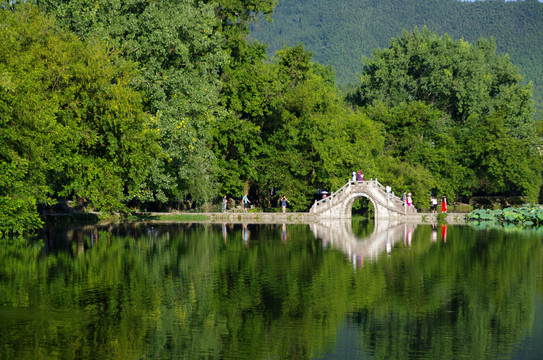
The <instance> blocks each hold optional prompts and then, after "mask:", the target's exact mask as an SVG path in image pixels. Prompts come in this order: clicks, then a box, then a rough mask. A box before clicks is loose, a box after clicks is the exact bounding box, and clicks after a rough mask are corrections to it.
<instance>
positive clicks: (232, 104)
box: [215, 46, 384, 210]
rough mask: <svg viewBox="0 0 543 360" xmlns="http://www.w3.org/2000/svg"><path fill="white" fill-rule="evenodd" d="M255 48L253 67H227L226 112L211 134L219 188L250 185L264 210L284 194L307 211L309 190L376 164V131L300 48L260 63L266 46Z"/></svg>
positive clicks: (327, 71) (340, 182)
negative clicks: (237, 69) (226, 117)
mask: <svg viewBox="0 0 543 360" xmlns="http://www.w3.org/2000/svg"><path fill="white" fill-rule="evenodd" d="M253 50H255V52H254V53H253V54H251V62H252V66H251V67H245V68H243V72H233V73H232V75H233V76H232V78H231V79H230V80H231V81H230V82H229V84H227V85H225V89H224V95H223V99H224V102H225V103H227V104H228V105H229V108H230V109H231V110H232V115H231V117H230V119H229V121H225V122H223V123H221V124H219V125H218V127H217V129H216V135H215V136H216V142H215V147H216V153H217V156H218V158H219V159H220V164H221V166H220V167H221V169H222V170H221V171H222V172H221V174H220V176H221V183H222V184H223V189H222V191H223V192H224V193H230V194H232V193H233V194H239V193H240V192H241V191H242V190H245V191H247V190H249V189H251V191H252V193H253V196H255V197H256V198H257V199H260V201H261V205H263V206H265V207H269V206H270V205H271V206H275V205H276V203H275V202H274V201H276V200H277V196H279V195H286V196H287V198H289V199H290V200H291V201H292V205H293V207H294V209H296V210H305V209H307V208H308V206H309V205H311V203H312V201H313V195H314V192H315V189H317V188H319V187H325V188H338V187H339V186H341V185H343V184H344V183H345V181H346V180H347V179H348V178H349V174H350V172H351V171H352V170H353V169H359V168H365V169H371V168H375V165H374V163H375V156H376V155H377V154H379V153H380V152H381V150H382V146H383V143H384V139H383V135H382V130H381V128H380V127H379V125H376V124H375V123H373V122H371V121H370V120H369V119H368V118H367V117H366V116H365V115H364V114H363V113H355V112H353V111H352V110H349V109H348V108H346V107H345V106H344V104H343V103H342V101H341V99H340V98H339V96H338V95H337V91H336V88H335V86H334V78H333V71H332V70H331V69H330V68H325V67H322V66H321V65H318V64H315V63H312V62H311V61H310V60H311V54H310V53H309V52H307V51H305V49H304V48H303V46H297V47H294V48H285V49H283V50H281V51H280V52H279V53H278V54H277V57H276V58H275V59H274V60H275V61H273V62H272V63H264V62H263V61H262V59H264V48H262V47H259V48H257V47H254V48H253ZM234 76H235V77H234Z"/></svg>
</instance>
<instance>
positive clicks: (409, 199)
mask: <svg viewBox="0 0 543 360" xmlns="http://www.w3.org/2000/svg"><path fill="white" fill-rule="evenodd" d="M411 205H413V199H411V193H409V194H407V207H408V208H409V209H411Z"/></svg>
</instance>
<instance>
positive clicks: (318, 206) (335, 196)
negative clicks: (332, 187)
mask: <svg viewBox="0 0 543 360" xmlns="http://www.w3.org/2000/svg"><path fill="white" fill-rule="evenodd" d="M361 184H363V185H366V186H379V185H381V184H379V182H378V181H377V179H375V180H374V179H370V180H365V181H349V182H347V183H346V184H345V185H343V186H342V187H341V188H339V189H338V190H337V191H335V192H333V193H331V194H330V195H329V196H327V197H326V198H323V199H321V200H318V201H316V202H315V203H314V204H313V206H312V207H311V209H310V210H309V212H311V213H315V212H319V211H323V210H326V209H329V208H331V207H332V206H334V204H335V203H337V202H338V201H341V199H343V197H344V196H345V194H347V193H348V192H350V190H351V189H350V187H351V186H355V185H361ZM381 187H382V185H381Z"/></svg>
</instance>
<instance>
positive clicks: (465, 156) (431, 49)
mask: <svg viewBox="0 0 543 360" xmlns="http://www.w3.org/2000/svg"><path fill="white" fill-rule="evenodd" d="M351 101H352V102H354V103H355V104H358V105H360V106H366V109H367V111H368V114H370V116H371V118H372V119H373V120H375V121H378V122H382V123H383V124H385V127H386V129H387V144H388V153H389V154H391V155H392V156H393V157H394V158H396V159H401V160H402V161H404V162H405V163H406V166H409V165H415V166H421V167H422V168H424V169H427V170H428V172H429V173H430V174H431V177H430V179H433V181H428V186H430V188H428V189H426V190H427V191H426V192H425V193H428V190H432V187H433V188H435V189H436V190H437V191H438V192H440V193H442V192H445V193H447V194H448V195H449V196H450V197H451V198H452V197H453V196H454V195H458V194H463V195H470V194H492V195H495V194H507V195H525V196H527V197H528V198H529V199H530V201H536V200H537V196H538V195H539V189H540V186H541V159H540V156H539V154H538V152H537V148H536V144H537V137H536V131H535V129H536V127H535V123H534V120H533V112H534V109H533V101H532V96H531V85H530V84H528V85H524V84H523V83H522V77H521V76H520V75H519V74H518V72H517V70H516V68H515V67H514V66H513V65H512V64H511V62H510V61H509V58H508V57H507V56H502V57H500V56H497V55H496V53H495V46H494V43H493V42H491V41H487V40H484V39H481V40H480V41H479V42H477V43H476V44H474V45H472V44H469V43H467V42H465V41H463V40H462V39H461V40H456V41H455V40H453V39H451V38H450V37H449V36H438V35H436V34H434V33H432V32H430V31H429V30H428V29H427V28H424V29H423V30H422V31H419V30H417V29H415V30H414V31H411V32H408V31H404V32H403V34H402V35H400V36H398V37H397V38H395V39H393V40H392V41H391V43H390V47H389V48H386V49H377V50H376V51H375V52H374V53H373V56H372V58H371V59H366V64H365V67H364V70H363V73H362V76H361V83H360V85H359V87H358V89H357V90H356V92H355V93H354V94H353V95H352V96H351ZM395 178H397V177H396V176H395ZM432 182H433V184H432ZM418 183H419V185H420V183H421V182H420V181H418ZM417 193H418V195H419V196H421V195H422V194H421V193H420V192H418V191H417Z"/></svg>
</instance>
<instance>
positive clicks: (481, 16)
mask: <svg viewBox="0 0 543 360" xmlns="http://www.w3.org/2000/svg"><path fill="white" fill-rule="evenodd" d="M273 19H274V21H273V22H272V23H268V22H267V21H266V20H265V19H262V20H261V21H260V22H258V23H256V24H254V25H253V26H252V28H251V37H252V38H253V39H258V40H259V41H261V42H265V43H267V44H269V55H270V56H271V55H273V54H274V53H275V51H277V50H278V49H280V48H281V47H283V45H288V46H294V45H296V44H299V43H303V44H304V46H305V48H306V49H307V50H310V51H312V52H313V59H314V61H317V62H319V63H321V64H324V65H331V66H332V67H333V68H334V69H335V70H336V75H337V84H338V85H344V84H349V83H356V82H357V73H360V72H361V70H362V57H363V56H367V57H369V56H371V53H372V51H373V49H375V48H377V47H381V48H385V47H388V46H389V42H390V39H391V38H394V37H396V36H397V35H398V34H400V33H401V31H402V30H403V29H408V30H409V29H413V28H414V27H419V28H420V29H422V27H424V26H425V25H426V26H427V27H428V28H429V29H430V30H432V31H434V32H436V33H438V34H440V35H443V34H445V33H447V34H449V35H450V36H451V37H453V38H454V39H459V38H464V40H466V41H468V42H470V43H474V42H475V41H477V39H479V38H480V37H485V38H491V37H493V38H494V39H495V40H496V44H497V47H498V53H500V54H506V53H507V54H509V56H510V58H511V61H512V62H513V63H514V64H515V65H517V66H518V67H519V69H520V72H521V73H524V74H526V80H527V81H533V82H534V98H535V100H536V104H537V107H538V108H539V109H541V108H543V3H540V2H538V1H537V0H526V1H503V0H487V1H475V2H466V1H457V0H424V1H421V0H279V4H278V5H277V7H276V8H275V11H274V14H273Z"/></svg>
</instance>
